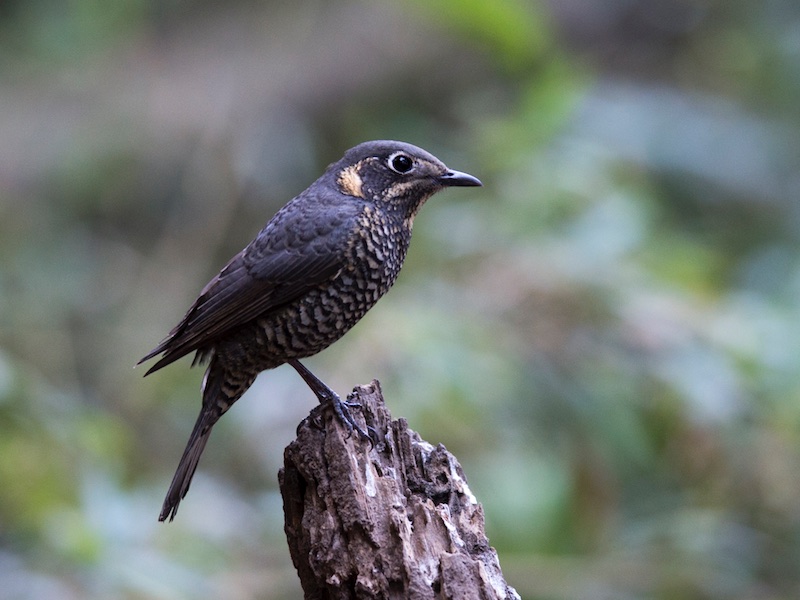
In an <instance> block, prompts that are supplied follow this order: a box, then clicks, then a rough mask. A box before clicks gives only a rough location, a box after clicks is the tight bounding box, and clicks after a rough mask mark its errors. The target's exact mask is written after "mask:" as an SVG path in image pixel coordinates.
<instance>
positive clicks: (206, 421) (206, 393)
mask: <svg viewBox="0 0 800 600" xmlns="http://www.w3.org/2000/svg"><path fill="white" fill-rule="evenodd" d="M223 377H224V370H223V369H221V368H219V366H218V365H217V363H216V361H212V363H211V364H210V365H209V367H208V370H207V371H206V374H205V377H204V379H203V408H202V410H201V411H200V415H199V416H198V417H197V421H196V422H195V424H194V429H193V430H192V435H191V436H189V442H188V443H187V444H186V449H185V450H184V451H183V456H181V461H180V463H178V469H177V470H176V471H175V475H174V477H173V478H172V483H171V484H170V486H169V490H168V491H167V496H166V498H164V504H163V506H162V507H161V514H160V515H159V517H158V520H159V521H166V520H167V519H169V520H170V521H172V520H173V519H174V518H175V515H176V514H178V506H179V505H180V503H181V500H183V498H184V496H186V492H188V491H189V484H190V483H191V482H192V477H193V476H194V472H195V470H196V469H197V464H198V463H199V462H200V455H201V454H203V449H204V448H205V447H206V442H208V436H209V435H211V428H212V427H213V426H214V424H215V423H216V422H217V421H218V420H219V418H220V417H221V416H222V415H223V413H225V411H227V410H228V408H230V406H231V405H232V404H233V403H234V402H235V401H236V400H238V398H239V396H241V393H240V394H238V395H237V396H236V397H234V398H229V397H228V396H227V395H226V394H225V393H224V392H223V389H222V381H223Z"/></svg>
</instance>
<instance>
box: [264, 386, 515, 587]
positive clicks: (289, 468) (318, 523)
mask: <svg viewBox="0 0 800 600" xmlns="http://www.w3.org/2000/svg"><path fill="white" fill-rule="evenodd" d="M349 398H350V399H351V400H352V401H355V402H357V403H359V404H360V405H361V408H360V409H359V408H354V409H352V411H351V412H352V413H353V415H354V416H355V417H356V418H357V419H359V424H361V419H360V418H359V416H360V415H363V417H364V421H365V422H364V424H363V425H362V427H364V429H367V428H369V430H371V431H372V433H373V436H375V434H377V436H376V443H375V445H374V447H373V446H372V445H371V444H370V442H369V441H368V440H365V439H363V438H361V437H360V436H358V435H356V434H354V435H348V432H347V430H346V429H345V427H344V426H343V425H342V423H341V422H340V421H339V419H338V418H336V417H335V416H334V415H333V412H332V411H331V410H329V409H328V408H327V407H322V406H320V407H318V408H317V409H315V410H314V411H312V413H311V415H309V417H308V418H306V419H305V420H303V422H302V423H301V424H300V425H299V427H298V430H297V439H296V440H294V441H293V442H292V443H291V444H289V446H287V448H286V450H285V452H284V467H283V468H282V469H281V470H280V473H279V481H280V488H281V494H282V496H283V506H284V515H285V527H284V529H285V531H286V537H287V539H288V542H289V551H290V552H291V555H292V561H293V562H294V566H295V568H296V569H297V573H298V575H299V576H300V581H301V583H302V586H303V590H304V593H305V597H306V598H307V599H314V600H327V599H331V600H333V599H337V600H338V599H350V598H398V599H399V598H403V599H412V600H417V599H426V600H427V599H431V600H433V599H436V600H446V599H454V600H455V599H457V600H472V599H476V600H477V599H486V600H489V599H491V600H496V599H501V598H502V599H514V598H516V599H518V598H519V595H518V594H517V593H516V591H514V589H513V588H512V587H510V586H509V585H508V584H507V583H506V582H505V580H504V579H503V574H502V572H501V570H500V564H499V563H498V560H497V553H496V552H495V550H494V548H492V547H491V546H489V541H488V540H487V539H486V535H485V533H484V518H483V508H482V507H481V505H480V504H479V503H478V500H477V499H476V498H475V496H474V495H473V494H472V492H471V491H470V489H469V487H468V486H467V481H466V478H465V477H464V472H463V471H462V469H461V465H459V464H458V461H457V460H456V458H455V457H454V456H453V455H452V454H450V453H449V452H448V451H447V450H446V449H445V447H444V446H442V445H441V444H440V445H438V446H436V447H434V446H433V445H431V444H429V443H428V442H426V441H424V440H422V439H421V438H420V437H419V435H418V434H417V433H416V432H414V431H412V430H411V429H409V428H408V423H407V422H406V421H405V419H399V420H397V421H392V420H391V415H390V414H389V410H388V409H387V408H386V405H385V404H384V401H383V396H382V394H381V390H380V384H379V383H378V382H377V381H373V382H372V383H371V384H370V385H367V386H361V387H357V388H356V389H355V390H353V393H352V394H351V395H350V397H349Z"/></svg>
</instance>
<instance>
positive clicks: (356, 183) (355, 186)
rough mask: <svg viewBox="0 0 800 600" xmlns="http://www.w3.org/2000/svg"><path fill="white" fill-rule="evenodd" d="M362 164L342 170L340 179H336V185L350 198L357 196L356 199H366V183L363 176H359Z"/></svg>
mask: <svg viewBox="0 0 800 600" xmlns="http://www.w3.org/2000/svg"><path fill="white" fill-rule="evenodd" d="M360 166H361V163H360V162H359V163H356V164H354V165H352V166H349V167H346V168H344V169H342V170H341V172H340V173H339V177H337V178H336V183H337V184H338V185H339V188H340V189H341V190H342V192H344V193H345V194H347V195H348V196H355V197H356V198H363V197H364V190H363V188H362V186H363V184H364V181H363V180H362V179H361V175H359V174H358V168H359V167H360Z"/></svg>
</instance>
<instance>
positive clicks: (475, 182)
mask: <svg viewBox="0 0 800 600" xmlns="http://www.w3.org/2000/svg"><path fill="white" fill-rule="evenodd" d="M439 183H441V184H442V185H444V186H447V187H478V186H482V185H483V184H482V183H481V180H480V179H478V178H477V177H473V176H472V175H470V174H469V173H462V172H461V171H448V172H447V173H445V174H444V175H440V176H439Z"/></svg>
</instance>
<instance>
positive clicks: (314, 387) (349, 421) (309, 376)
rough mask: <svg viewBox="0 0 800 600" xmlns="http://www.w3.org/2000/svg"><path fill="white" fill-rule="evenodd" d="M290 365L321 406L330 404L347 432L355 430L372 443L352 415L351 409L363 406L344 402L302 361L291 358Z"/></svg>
mask: <svg viewBox="0 0 800 600" xmlns="http://www.w3.org/2000/svg"><path fill="white" fill-rule="evenodd" d="M288 363H289V364H290V365H291V366H292V367H293V368H294V370H295V371H297V372H298V373H299V374H300V377H302V378H303V380H304V381H305V382H306V383H307V384H308V387H310V388H311V391H312V392H314V395H315V396H316V397H317V399H318V400H319V402H320V404H330V405H331V406H332V407H333V412H335V413H336V416H337V417H339V420H340V421H341V422H342V423H344V426H345V427H347V430H348V431H349V432H350V433H352V431H353V430H354V429H355V430H356V431H357V432H358V434H359V435H360V436H362V437H364V438H367V439H368V440H370V443H372V438H371V437H370V436H369V434H368V433H367V432H366V431H364V430H363V429H362V428H361V426H360V425H359V424H358V423H356V420H355V419H354V418H353V415H351V414H350V410H349V409H351V408H355V407H358V406H361V405H360V404H358V403H356V402H347V401H345V400H342V399H341V398H340V397H339V394H337V393H336V392H334V391H333V390H332V389H331V388H329V387H328V386H327V385H325V383H323V382H322V381H321V380H320V379H319V378H318V377H317V376H316V375H314V374H313V373H312V372H311V371H309V370H308V369H307V368H305V367H304V366H303V365H302V364H300V361H299V360H297V359H295V358H291V359H289V361H288Z"/></svg>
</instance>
